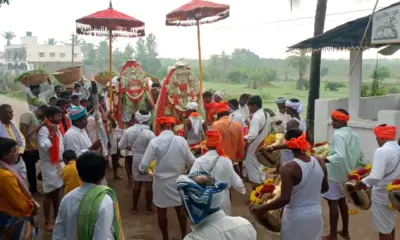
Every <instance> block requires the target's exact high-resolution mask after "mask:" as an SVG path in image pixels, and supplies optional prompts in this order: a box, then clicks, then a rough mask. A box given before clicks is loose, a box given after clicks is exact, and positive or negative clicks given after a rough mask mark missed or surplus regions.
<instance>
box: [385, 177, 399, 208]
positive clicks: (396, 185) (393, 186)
mask: <svg viewBox="0 0 400 240" xmlns="http://www.w3.org/2000/svg"><path fill="white" fill-rule="evenodd" d="M386 189H387V190H388V192H389V193H390V192H391V191H394V190H400V178H398V179H396V180H394V181H393V182H391V183H389V184H388V185H387V187H386ZM389 208H390V209H392V210H396V208H395V207H394V206H393V204H389Z"/></svg>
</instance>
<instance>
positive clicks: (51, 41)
mask: <svg viewBox="0 0 400 240" xmlns="http://www.w3.org/2000/svg"><path fill="white" fill-rule="evenodd" d="M44 44H47V45H56V44H57V41H56V40H55V39H54V38H49V39H48V40H47V41H44Z"/></svg>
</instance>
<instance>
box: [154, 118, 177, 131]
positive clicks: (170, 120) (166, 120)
mask: <svg viewBox="0 0 400 240" xmlns="http://www.w3.org/2000/svg"><path fill="white" fill-rule="evenodd" d="M157 122H158V123H159V124H161V125H165V126H166V127H167V128H171V125H172V124H176V119H175V118H174V117H159V118H157Z"/></svg>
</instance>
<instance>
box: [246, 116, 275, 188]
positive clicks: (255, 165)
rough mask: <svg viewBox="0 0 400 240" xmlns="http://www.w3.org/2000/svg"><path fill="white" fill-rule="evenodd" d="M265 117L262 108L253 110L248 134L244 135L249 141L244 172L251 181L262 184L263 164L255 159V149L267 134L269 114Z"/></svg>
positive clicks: (263, 177)
mask: <svg viewBox="0 0 400 240" xmlns="http://www.w3.org/2000/svg"><path fill="white" fill-rule="evenodd" d="M267 117H268V118H267V119H266V118H265V114H264V111H263V110H262V109H259V110H258V111H257V112H255V113H254V114H253V118H252V119H251V121H250V128H249V134H248V135H247V136H245V139H247V142H248V143H249V146H248V148H247V155H246V174H247V177H248V178H249V180H250V181H251V182H253V183H257V184H262V183H263V182H264V180H265V174H264V172H263V171H262V170H263V168H264V166H263V165H262V164H261V163H259V162H258V161H257V157H256V150H257V147H258V145H260V143H261V142H262V141H264V139H265V138H266V137H267V135H268V129H269V126H270V123H269V121H270V117H269V115H268V116H267Z"/></svg>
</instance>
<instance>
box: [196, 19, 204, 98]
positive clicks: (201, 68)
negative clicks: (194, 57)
mask: <svg viewBox="0 0 400 240" xmlns="http://www.w3.org/2000/svg"><path fill="white" fill-rule="evenodd" d="M197 48H198V49H197V50H198V52H199V80H200V91H201V93H202V94H203V64H202V62H201V45H200V22H199V20H197Z"/></svg>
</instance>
